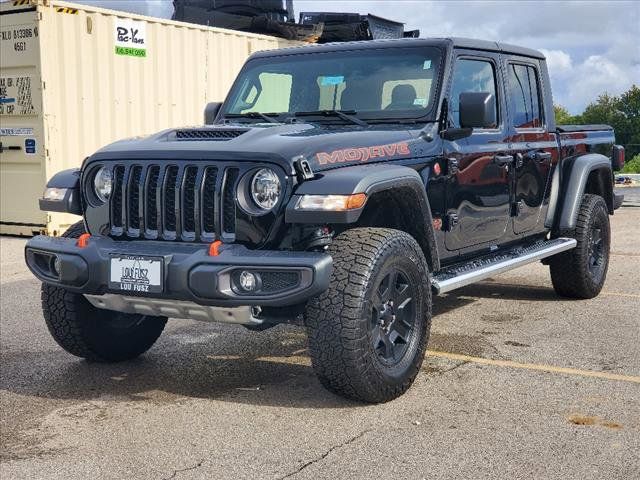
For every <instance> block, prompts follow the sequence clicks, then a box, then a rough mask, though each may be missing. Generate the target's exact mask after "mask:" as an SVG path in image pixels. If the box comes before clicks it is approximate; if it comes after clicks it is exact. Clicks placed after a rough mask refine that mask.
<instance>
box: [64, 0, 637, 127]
mask: <svg viewBox="0 0 640 480" xmlns="http://www.w3.org/2000/svg"><path fill="white" fill-rule="evenodd" d="M76 2H77V3H85V4H93V5H99V6H102V7H106V8H112V9H117V10H125V11H130V12H135V13H141V14H144V15H150V16H158V17H164V18H170V17H171V14H172V13H173V5H172V2H171V0H76ZM294 9H295V12H296V16H297V15H298V13H299V12H301V11H311V12H312V11H325V12H329V11H332V12H358V13H363V14H364V13H371V14H374V15H378V16H381V17H386V18H389V19H391V20H396V21H400V22H404V23H405V28H406V29H407V30H413V29H419V30H420V36H421V37H442V36H457V37H471V38H480V39H485V40H499V41H502V42H507V43H513V44H516V45H521V46H525V47H530V48H535V49H538V50H541V51H542V52H543V53H544V54H545V55H546V57H547V62H548V67H549V73H550V75H551V86H552V89H553V95H554V102H555V103H556V104H559V105H562V106H564V107H565V108H567V109H568V110H569V112H570V113H572V114H577V113H581V112H582V111H583V110H584V107H586V106H587V105H588V104H589V103H590V102H592V101H594V100H595V99H596V98H597V97H598V95H600V94H602V93H605V92H606V93H609V94H611V95H618V94H620V93H622V92H624V91H626V90H628V89H629V87H630V86H631V85H632V84H633V83H635V84H636V85H638V84H640V1H637V0H631V1H622V0H620V1H616V0H609V1H576V0H573V1H541V0H538V1H508V0H503V1H481V0H476V1H464V0H457V1H455V0H454V1H446V0H443V1H428V0H407V1H403V0H393V1H391V0H387V1H382V0H378V1H375V0H360V1H357V0H355V1H354V0H340V1H335V0H294Z"/></svg>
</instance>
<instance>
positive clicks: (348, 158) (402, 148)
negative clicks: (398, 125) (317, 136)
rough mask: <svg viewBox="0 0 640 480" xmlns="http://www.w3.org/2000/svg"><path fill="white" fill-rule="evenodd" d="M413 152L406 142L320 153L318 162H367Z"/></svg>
mask: <svg viewBox="0 0 640 480" xmlns="http://www.w3.org/2000/svg"><path fill="white" fill-rule="evenodd" d="M410 154H411V150H410V149H409V145H408V144H407V143H406V142H399V143H390V144H388V145H376V146H373V147H355V148H342V149H340V150H334V151H332V152H318V153H317V154H316V160H317V161H318V164H319V165H329V164H334V163H348V162H367V161H369V160H371V159H374V158H387V157H388V158H393V157H404V156H406V155H410Z"/></svg>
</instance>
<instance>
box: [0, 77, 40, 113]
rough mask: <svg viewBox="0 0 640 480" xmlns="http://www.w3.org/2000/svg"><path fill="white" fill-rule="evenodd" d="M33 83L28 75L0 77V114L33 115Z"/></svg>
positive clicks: (34, 109) (34, 111) (34, 110)
mask: <svg viewBox="0 0 640 480" xmlns="http://www.w3.org/2000/svg"><path fill="white" fill-rule="evenodd" d="M33 83H34V82H33V79H32V78H31V77H28V76H18V75H16V76H14V77H0V115H34V114H35V113H36V108H35V107H34V106H33V96H32V95H31V87H32V84H33Z"/></svg>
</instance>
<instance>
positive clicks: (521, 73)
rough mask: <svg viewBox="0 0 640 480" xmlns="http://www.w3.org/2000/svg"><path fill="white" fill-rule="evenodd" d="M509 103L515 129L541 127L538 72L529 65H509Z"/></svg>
mask: <svg viewBox="0 0 640 480" xmlns="http://www.w3.org/2000/svg"><path fill="white" fill-rule="evenodd" d="M507 74H508V82H509V102H510V105H511V116H512V122H513V126H514V127H515V128H541V127H542V125H543V118H542V108H541V105H540V81H539V79H538V72H537V70H536V68H535V67H533V66H531V65H522V64H519V63H509V65H508V72H507Z"/></svg>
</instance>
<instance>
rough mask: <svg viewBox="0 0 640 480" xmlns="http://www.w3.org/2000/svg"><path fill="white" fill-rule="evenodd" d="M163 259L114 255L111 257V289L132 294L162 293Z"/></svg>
mask: <svg viewBox="0 0 640 480" xmlns="http://www.w3.org/2000/svg"><path fill="white" fill-rule="evenodd" d="M163 266H164V260H163V258H162V257H146V256H138V255H114V256H112V257H111V269H110V273H109V288H110V289H112V290H123V291H127V292H132V293H158V292H162V283H163V282H162V279H163V277H162V270H163Z"/></svg>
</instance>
